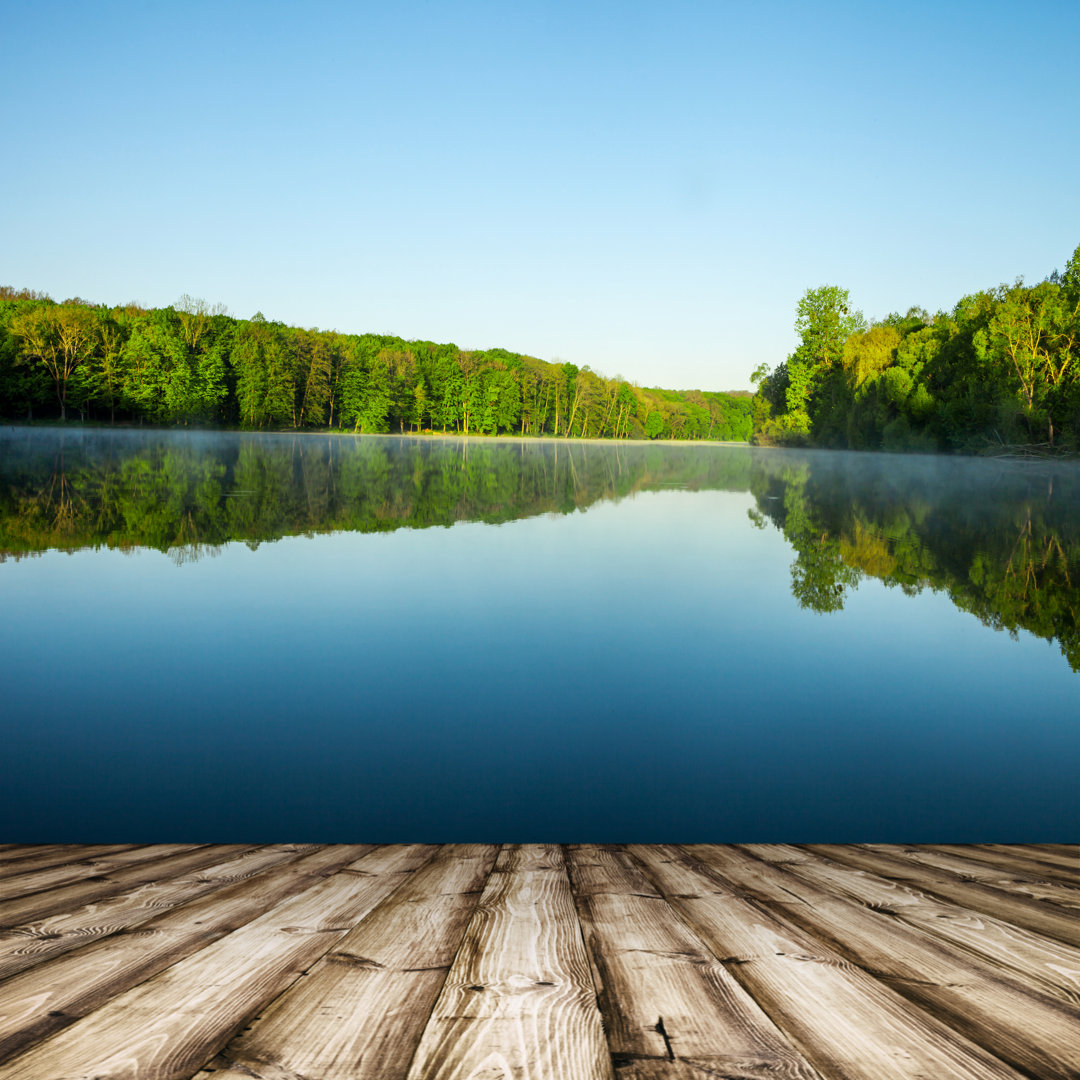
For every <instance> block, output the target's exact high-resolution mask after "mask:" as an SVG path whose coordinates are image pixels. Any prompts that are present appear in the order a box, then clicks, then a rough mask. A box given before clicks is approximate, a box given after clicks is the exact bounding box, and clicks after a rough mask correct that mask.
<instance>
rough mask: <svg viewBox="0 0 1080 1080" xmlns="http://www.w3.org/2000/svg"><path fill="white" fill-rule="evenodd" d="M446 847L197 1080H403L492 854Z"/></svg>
mask: <svg viewBox="0 0 1080 1080" xmlns="http://www.w3.org/2000/svg"><path fill="white" fill-rule="evenodd" d="M496 851H497V848H495V847H494V846H492V845H448V846H446V847H444V848H443V849H441V850H440V851H439V852H438V854H437V855H436V856H435V857H434V858H433V859H431V860H430V861H429V862H428V863H427V864H426V865H424V866H423V867H422V868H420V869H418V870H417V871H416V873H414V874H412V875H411V876H410V877H409V878H408V880H407V881H404V882H403V883H402V884H401V886H400V887H399V888H398V889H397V890H396V891H394V892H392V893H390V894H388V895H387V897H386V898H385V899H384V900H383V902H382V903H381V904H379V906H378V907H376V908H375V909H374V910H373V911H372V912H371V913H370V914H369V915H368V916H367V918H365V919H364V921H363V922H361V923H360V924H359V925H358V926H357V927H356V928H355V929H354V930H352V931H351V932H350V933H349V934H348V935H346V936H345V937H344V938H342V939H341V940H340V941H339V942H338V943H337V944H336V945H335V946H334V947H333V948H332V949H331V950H330V951H329V952H327V954H326V955H325V956H324V957H323V958H322V960H320V961H319V963H318V964H316V965H314V966H313V967H312V968H311V970H310V971H309V972H308V974H307V976H306V977H305V978H304V979H302V980H300V981H299V982H297V983H296V984H295V985H294V986H293V987H291V988H290V989H289V991H288V992H287V993H285V994H283V995H282V996H281V997H279V998H278V999H277V1000H276V1001H275V1002H274V1003H273V1005H271V1006H270V1007H268V1008H267V1009H265V1010H264V1011H263V1014H262V1016H261V1018H260V1019H258V1020H257V1021H255V1022H253V1023H252V1024H251V1025H250V1028H249V1029H248V1030H246V1031H244V1032H242V1033H241V1034H240V1035H238V1036H237V1037H236V1038H235V1039H233V1040H232V1041H231V1042H230V1043H229V1044H228V1045H227V1046H225V1048H224V1049H223V1050H222V1051H221V1053H220V1054H219V1055H218V1056H217V1057H216V1058H215V1059H214V1061H213V1062H212V1063H211V1064H210V1066H209V1067H208V1068H207V1069H206V1070H205V1071H204V1072H202V1073H200V1074H199V1080H241V1078H243V1080H250V1078H251V1077H253V1076H255V1077H274V1078H278V1077H290V1078H293V1077H311V1078H318V1080H346V1078H347V1080H401V1078H403V1077H404V1076H405V1074H406V1072H407V1071H408V1068H409V1063H410V1062H411V1061H412V1058H413V1055H414V1053H415V1052H416V1047H417V1044H418V1043H419V1042H420V1037H421V1035H422V1033H423V1030H424V1026H425V1025H426V1023H427V1021H428V1018H429V1016H430V1014H431V1008H432V1005H433V1004H434V1002H435V999H436V997H437V996H438V994H439V991H440V990H441V989H442V986H443V983H444V982H445V980H446V975H447V972H448V971H449V970H450V964H451V962H452V961H453V959H454V954H455V953H456V951H457V949H458V946H459V945H460V943H461V939H462V935H463V934H464V932H465V926H466V925H467V923H468V921H469V919H470V917H471V916H472V913H473V911H474V910H475V908H476V905H477V902H478V901H479V898H480V893H481V890H482V888H483V885H484V881H485V879H486V878H487V876H488V873H489V872H490V870H491V866H492V864H493V862H494V860H495V855H496Z"/></svg>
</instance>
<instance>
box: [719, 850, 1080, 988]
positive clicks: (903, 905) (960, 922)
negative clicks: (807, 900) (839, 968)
mask: <svg viewBox="0 0 1080 1080" xmlns="http://www.w3.org/2000/svg"><path fill="white" fill-rule="evenodd" d="M740 847H742V848H743V849H744V850H746V851H747V852H749V853H750V854H751V855H756V856H757V857H758V858H761V859H764V860H765V861H767V862H769V863H771V864H772V865H774V866H782V867H783V869H784V870H787V871H788V872H789V873H793V874H795V875H797V876H798V877H800V878H803V879H804V880H806V881H810V882H812V883H813V884H815V885H817V886H819V887H820V888H822V889H825V890H832V891H834V892H836V893H838V894H841V895H844V896H846V897H848V898H850V899H852V900H855V901H857V902H858V903H860V904H863V905H865V906H866V907H867V908H869V909H870V910H871V911H872V912H876V913H880V914H885V915H888V916H891V917H893V918H896V919H899V920H901V921H902V922H904V923H906V924H908V925H910V926H912V927H915V928H916V929H918V930H920V931H921V932H923V933H927V934H930V935H931V936H932V937H936V938H940V939H941V940H942V941H945V942H948V943H949V944H950V945H959V946H960V947H961V948H963V949H966V950H967V951H968V952H971V953H974V954H975V955H976V956H978V957H980V958H981V959H982V960H984V961H989V962H990V963H992V964H996V965H998V966H1000V967H1001V968H1003V969H1004V970H1006V971H1008V972H1010V973H1011V975H1012V976H1013V977H1014V978H1019V979H1021V980H1023V981H1025V982H1029V983H1031V985H1032V986H1033V987H1034V988H1035V989H1037V990H1041V991H1043V992H1045V993H1050V994H1053V995H1054V996H1056V997H1060V998H1061V999H1062V1000H1063V1001H1066V1002H1068V1003H1069V1004H1071V1005H1080V949H1075V948H1073V947H1072V946H1070V945H1064V944H1062V943H1061V942H1059V941H1055V940H1053V939H1052V938H1047V937H1043V936H1042V935H1041V934H1035V933H1032V932H1031V931H1030V930H1024V929H1022V928H1020V927H1017V926H1013V925H1012V924H1011V923H1006V922H1002V921H1001V920H1000V919H994V918H992V917H991V916H989V915H980V914H978V913H974V912H970V911H968V910H967V909H966V908H962V907H960V906H959V905H957V904H953V903H950V902H948V901H941V900H938V899H937V898H936V897H933V896H930V895H928V894H927V893H924V892H920V891H919V890H918V889H915V888H912V887H911V886H909V885H906V884H904V883H902V882H896V881H887V880H886V879H884V878H880V877H877V876H876V875H875V874H870V873H868V872H867V871H865V870H857V869H855V868H854V867H849V866H843V865H842V864H839V863H835V862H831V861H830V860H828V859H825V858H824V857H822V856H818V855H815V854H812V853H810V852H806V851H801V850H799V849H798V848H794V847H787V846H784V845H764V844H745V845H740Z"/></svg>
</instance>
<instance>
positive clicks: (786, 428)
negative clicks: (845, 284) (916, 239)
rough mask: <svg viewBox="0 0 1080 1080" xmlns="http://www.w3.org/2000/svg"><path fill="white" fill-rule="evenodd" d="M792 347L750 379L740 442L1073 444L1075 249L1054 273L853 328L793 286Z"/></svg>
mask: <svg viewBox="0 0 1080 1080" xmlns="http://www.w3.org/2000/svg"><path fill="white" fill-rule="evenodd" d="M795 330H796V333H797V334H798V335H799V345H798V347H797V348H796V349H795V351H794V352H793V353H792V354H791V355H790V356H789V357H788V358H787V359H786V361H784V362H783V363H781V364H779V365H778V366H777V367H776V368H775V369H774V370H769V368H768V367H767V366H766V365H762V366H761V367H759V368H758V369H757V371H755V372H754V374H753V376H752V381H753V382H754V383H755V385H756V386H757V393H756V394H755V397H754V400H753V405H752V408H753V414H754V420H753V427H754V434H753V438H754V440H755V441H757V442H761V443H781V444H786V445H812V446H822V447H838V448H849V449H853V450H926V451H937V450H945V451H961V452H986V451H993V450H997V451H999V452H1000V451H1002V450H1003V448H1007V447H1017V446H1023V447H1029V448H1030V447H1039V448H1045V449H1046V450H1068V451H1076V450H1078V449H1080V247H1078V248H1077V249H1076V251H1075V252H1074V253H1073V255H1072V258H1071V259H1070V260H1069V261H1068V263H1067V264H1066V267H1065V270H1064V272H1062V273H1059V272H1058V271H1057V270H1055V271H1054V272H1053V273H1052V274H1050V275H1049V276H1048V277H1047V278H1046V279H1045V280H1044V281H1041V282H1039V283H1038V284H1036V285H1025V284H1024V283H1023V281H1022V280H1017V281H1016V283H1015V284H1013V285H1001V286H999V287H997V288H995V289H987V290H983V291H982V292H977V293H973V294H971V295H969V296H965V297H963V298H962V299H961V300H960V301H959V302H958V303H957V304H956V306H955V307H954V308H953V309H952V310H951V311H949V312H944V311H939V312H937V313H936V314H933V315H931V314H929V313H928V312H926V311H925V310H923V309H922V308H919V307H912V308H909V309H908V311H907V312H906V313H905V314H903V315H901V314H898V313H894V314H891V315H887V316H886V317H885V318H884V319H881V320H878V321H876V322H867V320H866V319H865V318H864V317H863V315H862V313H861V312H860V311H858V310H856V309H855V308H854V307H853V306H852V304H851V300H850V297H849V293H848V291H847V290H846V289H842V288H840V287H839V286H835V285H826V286H822V287H820V288H816V289H807V291H806V292H805V293H804V295H803V296H802V298H801V299H800V300H799V303H798V306H797V309H796V321H795Z"/></svg>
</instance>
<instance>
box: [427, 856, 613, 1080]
mask: <svg viewBox="0 0 1080 1080" xmlns="http://www.w3.org/2000/svg"><path fill="white" fill-rule="evenodd" d="M482 1077H483V1078H488V1077H490V1078H491V1080H494V1078H496V1077H506V1078H508V1080H509V1078H511V1077H513V1078H514V1080H567V1078H571V1077H572V1078H573V1080H612V1077H613V1072H612V1064H611V1057H610V1054H609V1052H608V1047H607V1043H606V1042H605V1040H604V1032H603V1026H602V1023H601V1019H600V1011H599V1009H598V1007H597V1001H596V989H595V987H594V985H593V982H592V974H591V972H590V968H589V959H588V956H587V955H586V953H585V945H584V942H583V941H582V937H581V927H580V925H579V924H578V921H577V915H576V914H575V911H574V901H573V897H572V896H571V893H570V882H569V881H568V880H567V877H566V869H565V866H564V864H563V857H562V852H561V851H560V849H559V847H558V845H555V844H529V845H510V846H507V847H505V848H503V849H502V851H501V852H500V853H499V858H498V861H497V862H496V864H495V868H494V870H493V871H492V873H491V876H490V878H489V879H488V882H487V886H486V887H485V889H484V894H483V897H482V898H481V900H480V905H479V907H478V908H477V910H476V912H475V914H474V915H473V917H472V919H471V921H470V922H469V926H468V929H467V930H466V931H465V939H464V941H463V942H462V944H461V948H460V950H459V952H458V955H457V957H456V959H455V960H454V964H453V967H452V968H451V970H450V974H449V975H448V976H447V979H446V984H445V986H444V987H443V990H442V993H441V994H440V995H439V998H438V1001H436V1003H435V1007H434V1009H433V1010H432V1013H431V1020H430V1022H429V1023H428V1026H427V1028H426V1029H425V1031H424V1035H423V1038H422V1039H421V1041H420V1046H419V1048H418V1049H417V1051H416V1057H415V1059H414V1061H413V1063H412V1067H411V1068H410V1069H409V1072H408V1080H480V1078H482Z"/></svg>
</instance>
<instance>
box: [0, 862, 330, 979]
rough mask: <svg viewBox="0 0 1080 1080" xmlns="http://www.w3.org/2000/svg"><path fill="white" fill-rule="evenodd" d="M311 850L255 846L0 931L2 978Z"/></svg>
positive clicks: (0, 973) (142, 921) (137, 924)
mask: <svg viewBox="0 0 1080 1080" xmlns="http://www.w3.org/2000/svg"><path fill="white" fill-rule="evenodd" d="M313 850H315V845H310V844H309V845H289V844H284V845H277V846H271V847H265V848H256V849H253V850H251V851H246V852H243V853H241V854H240V855H238V856H236V857H235V858H231V859H227V860H225V861H224V862H221V863H219V864H218V865H217V866H210V867H207V868H206V869H203V870H198V871H196V872H195V873H193V874H187V875H184V876H181V877H178V878H171V879H170V878H165V879H163V880H161V881H151V882H148V883H146V884H144V885H139V886H136V887H135V888H133V889H129V890H128V891H127V892H122V893H119V894H118V895H116V896H110V897H107V898H106V899H104V900H101V901H99V902H97V903H92V904H86V905H84V906H83V907H81V908H78V909H76V910H75V911H71V912H62V913H61V914H58V915H52V916H50V917H48V918H45V919H40V920H38V921H36V922H30V923H25V924H23V925H22V926H16V927H12V928H10V929H8V930H4V931H0V979H4V978H7V977H8V976H10V975H14V974H16V973H17V972H19V971H24V970H26V968H29V967H33V966H34V965H35V964H39V963H41V962H42V961H45V960H50V959H52V958H54V957H56V956H59V955H60V954H62V953H66V952H70V951H71V950H72V949H77V948H83V947H85V946H87V945H90V944H92V943H93V942H95V941H98V940H100V939H101V938H105V937H109V936H110V935H112V934H115V933H118V932H119V931H121V930H131V929H133V928H134V927H136V926H139V925H141V924H142V923H145V922H148V921H149V920H151V919H153V918H155V917H159V916H161V915H162V914H164V912H165V911H167V910H168V909H170V908H173V907H177V906H179V905H180V904H183V903H185V902H187V901H189V900H193V899H195V898H196V897H198V896H202V895H203V894H204V893H209V892H213V891H214V890H216V889H221V888H224V887H226V886H228V885H230V884H232V883H233V882H236V881H242V880H244V879H245V878H248V877H252V876H254V875H255V874H258V873H260V872H261V871H263V870H265V869H267V868H269V867H271V866H274V865H276V864H278V863H282V862H289V861H291V860H294V859H297V858H299V857H300V856H301V855H303V854H305V853H307V852H309V851H313Z"/></svg>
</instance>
